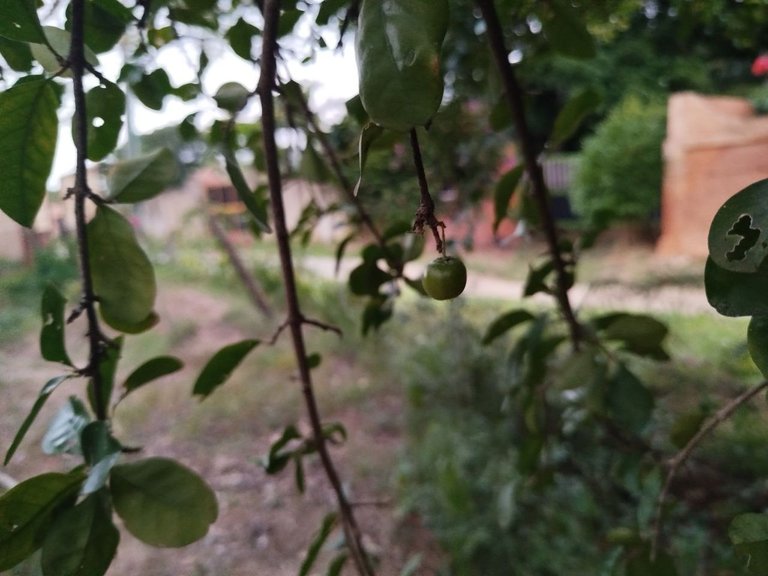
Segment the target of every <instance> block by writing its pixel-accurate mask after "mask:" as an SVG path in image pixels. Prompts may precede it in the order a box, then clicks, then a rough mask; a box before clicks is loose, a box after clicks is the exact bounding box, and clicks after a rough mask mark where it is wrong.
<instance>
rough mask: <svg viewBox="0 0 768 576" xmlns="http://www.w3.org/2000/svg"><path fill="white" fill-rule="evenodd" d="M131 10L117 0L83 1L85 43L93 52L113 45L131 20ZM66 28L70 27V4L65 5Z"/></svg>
mask: <svg viewBox="0 0 768 576" xmlns="http://www.w3.org/2000/svg"><path fill="white" fill-rule="evenodd" d="M131 18H132V15H131V11H130V10H129V9H128V8H126V7H125V6H123V5H122V4H121V3H120V2H119V1H118V0H87V1H86V2H85V19H84V20H85V21H84V27H85V30H84V35H85V43H86V44H87V45H88V47H89V48H91V49H93V50H94V51H95V52H98V53H101V52H107V51H109V50H111V49H112V48H114V47H115V45H116V44H117V43H118V42H119V41H120V38H122V37H123V34H124V33H125V28H126V26H127V24H128V23H129V22H130V21H131ZM66 29H67V30H71V29H72V5H71V4H70V5H69V6H67V22H66Z"/></svg>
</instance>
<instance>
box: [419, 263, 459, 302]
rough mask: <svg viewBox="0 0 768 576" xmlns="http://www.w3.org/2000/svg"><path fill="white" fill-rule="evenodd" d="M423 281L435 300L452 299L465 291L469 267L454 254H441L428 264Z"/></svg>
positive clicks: (428, 292) (427, 291) (425, 288)
mask: <svg viewBox="0 0 768 576" xmlns="http://www.w3.org/2000/svg"><path fill="white" fill-rule="evenodd" d="M421 283H422V285H423V286H424V290H425V291H426V293H427V294H428V295H429V296H431V297H432V298H434V299H435V300H451V299H453V298H456V297H457V296H459V295H460V294H461V293H462V292H464V287H465V286H466V285H467V268H466V266H464V262H462V261H461V260H459V259H458V258H455V257H454V256H440V257H439V258H435V259H434V260H433V261H432V262H430V263H429V264H428V265H427V269H426V270H425V271H424V278H423V279H422V281H421Z"/></svg>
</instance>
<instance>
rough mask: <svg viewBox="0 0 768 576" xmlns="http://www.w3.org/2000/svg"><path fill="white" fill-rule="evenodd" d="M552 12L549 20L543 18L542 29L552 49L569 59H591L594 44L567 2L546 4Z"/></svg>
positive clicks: (563, 0) (559, 1) (556, 1)
mask: <svg viewBox="0 0 768 576" xmlns="http://www.w3.org/2000/svg"><path fill="white" fill-rule="evenodd" d="M547 4H548V5H549V7H550V8H551V10H552V13H551V15H550V17H549V18H544V19H543V21H542V27H543V28H544V34H546V36H547V40H549V42H550V44H551V45H552V47H553V48H554V49H555V50H556V51H558V52H560V53H561V54H562V55H563V56H570V57H571V58H592V57H594V55H595V44H594V41H593V40H592V36H591V35H590V34H589V32H588V31H587V27H586V26H585V25H584V22H583V21H582V20H581V18H580V17H579V14H578V13H577V12H576V10H575V9H574V8H573V6H572V5H571V3H570V2H569V1H568V0H551V1H550V2H547Z"/></svg>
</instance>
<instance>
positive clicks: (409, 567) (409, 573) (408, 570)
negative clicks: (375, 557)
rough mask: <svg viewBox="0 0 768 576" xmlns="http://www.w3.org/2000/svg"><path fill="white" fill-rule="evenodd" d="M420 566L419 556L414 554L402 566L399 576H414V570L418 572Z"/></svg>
mask: <svg viewBox="0 0 768 576" xmlns="http://www.w3.org/2000/svg"><path fill="white" fill-rule="evenodd" d="M420 566H421V554H414V555H413V556H411V557H410V558H409V559H408V562H406V563H405V566H403V569H402V570H401V571H400V575H399V576H414V575H415V574H416V570H418V569H419V567H420Z"/></svg>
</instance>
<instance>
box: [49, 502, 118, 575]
mask: <svg viewBox="0 0 768 576" xmlns="http://www.w3.org/2000/svg"><path fill="white" fill-rule="evenodd" d="M119 541H120V533H119V532H118V530H117V528H115V525H114V524H113V523H112V511H111V509H110V507H109V501H108V499H107V497H106V496H105V495H103V494H91V495H89V496H88V497H87V498H86V499H85V500H83V501H82V502H80V503H79V504H78V505H77V506H75V507H73V508H69V509H68V510H65V511H64V512H63V513H62V514H61V515H60V516H58V517H57V518H56V520H55V521H54V522H53V525H52V526H51V528H50V530H49V531H48V534H47V535H46V537H45V542H44V543H43V553H42V556H41V565H42V568H43V574H44V576H103V575H104V574H105V573H106V572H107V568H109V565H110V564H111V563H112V559H113V558H114V557H115V553H116V552H117V545H118V543H119Z"/></svg>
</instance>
